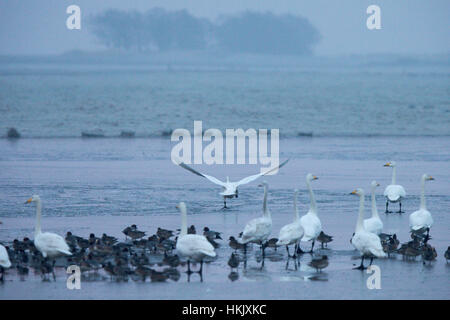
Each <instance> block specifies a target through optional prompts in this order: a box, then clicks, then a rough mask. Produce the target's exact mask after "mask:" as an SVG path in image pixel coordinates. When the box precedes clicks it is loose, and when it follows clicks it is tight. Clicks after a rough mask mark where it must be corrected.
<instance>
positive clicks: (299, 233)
mask: <svg viewBox="0 0 450 320" xmlns="http://www.w3.org/2000/svg"><path fill="white" fill-rule="evenodd" d="M303 234H304V230H303V227H302V225H301V224H300V222H293V223H290V224H287V225H285V226H284V227H283V228H281V230H280V234H279V236H278V242H277V245H284V244H289V243H291V242H292V241H297V240H300V239H301V238H302V237H303Z"/></svg>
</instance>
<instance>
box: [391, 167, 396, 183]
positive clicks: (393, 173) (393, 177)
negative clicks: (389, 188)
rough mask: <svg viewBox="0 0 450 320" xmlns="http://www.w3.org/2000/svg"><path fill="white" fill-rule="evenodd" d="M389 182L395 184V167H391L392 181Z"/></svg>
mask: <svg viewBox="0 0 450 320" xmlns="http://www.w3.org/2000/svg"><path fill="white" fill-rule="evenodd" d="M391 184H397V167H396V166H394V167H392V181H391Z"/></svg>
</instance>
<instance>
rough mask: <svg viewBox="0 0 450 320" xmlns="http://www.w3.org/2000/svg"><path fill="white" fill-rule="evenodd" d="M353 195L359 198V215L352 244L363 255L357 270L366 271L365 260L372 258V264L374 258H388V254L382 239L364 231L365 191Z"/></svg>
mask: <svg viewBox="0 0 450 320" xmlns="http://www.w3.org/2000/svg"><path fill="white" fill-rule="evenodd" d="M351 194H356V195H358V196H359V215H358V221H357V223H356V229H355V233H354V234H353V237H352V240H351V243H352V245H353V246H354V247H355V248H356V249H357V250H358V251H359V252H360V253H361V265H360V266H359V267H356V268H355V269H361V270H362V269H365V267H364V258H365V257H370V264H372V261H373V257H374V256H375V257H378V258H381V257H386V253H385V252H384V251H383V247H382V246H381V240H380V237H378V236H377V235H376V234H375V233H372V232H368V231H367V230H366V229H364V223H363V220H364V190H363V189H359V188H358V189H356V190H354V191H353V192H352V193H351Z"/></svg>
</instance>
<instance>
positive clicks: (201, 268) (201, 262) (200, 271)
mask: <svg viewBox="0 0 450 320" xmlns="http://www.w3.org/2000/svg"><path fill="white" fill-rule="evenodd" d="M197 273H198V274H202V273H203V260H201V261H200V270H198V271H197Z"/></svg>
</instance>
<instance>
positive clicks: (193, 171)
mask: <svg viewBox="0 0 450 320" xmlns="http://www.w3.org/2000/svg"><path fill="white" fill-rule="evenodd" d="M179 166H180V167H182V168H184V169H186V170H188V171H190V172H192V173H193V174H196V175H198V176H200V177H203V178H206V179H208V180H209V181H211V182H212V183H215V184H218V185H219V186H222V187H226V186H227V184H226V183H225V182H223V181H220V180H219V179H217V178H215V177H213V176H209V175H207V174H204V173H201V172H198V171H196V170H194V169H192V168H191V167H189V166H188V165H187V164H185V163H184V162H181V163H180V164H179Z"/></svg>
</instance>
